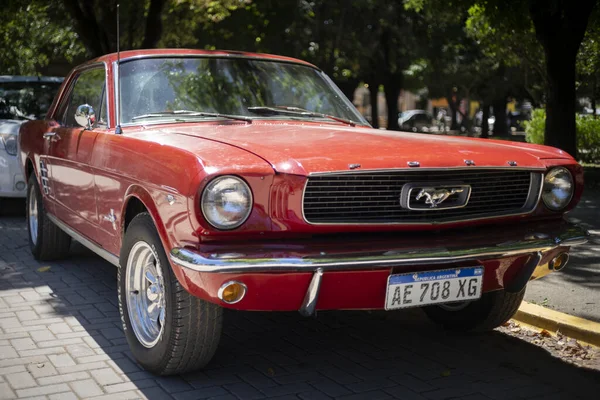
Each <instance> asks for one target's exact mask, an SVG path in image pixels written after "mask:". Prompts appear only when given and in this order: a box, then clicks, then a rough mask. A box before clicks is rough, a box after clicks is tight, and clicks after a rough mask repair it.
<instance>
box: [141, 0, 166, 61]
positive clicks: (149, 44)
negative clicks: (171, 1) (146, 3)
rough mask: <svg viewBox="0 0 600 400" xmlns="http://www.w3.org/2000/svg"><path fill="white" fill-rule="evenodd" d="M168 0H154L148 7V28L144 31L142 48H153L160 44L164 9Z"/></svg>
mask: <svg viewBox="0 0 600 400" xmlns="http://www.w3.org/2000/svg"><path fill="white" fill-rule="evenodd" d="M165 2H166V0H152V1H151V2H150V7H149V8H148V16H147V17H146V30H145V32H144V41H143V42H142V49H153V48H155V47H156V45H157V44H158V41H159V40H160V37H161V36H162V31H163V24H162V10H163V7H164V5H165Z"/></svg>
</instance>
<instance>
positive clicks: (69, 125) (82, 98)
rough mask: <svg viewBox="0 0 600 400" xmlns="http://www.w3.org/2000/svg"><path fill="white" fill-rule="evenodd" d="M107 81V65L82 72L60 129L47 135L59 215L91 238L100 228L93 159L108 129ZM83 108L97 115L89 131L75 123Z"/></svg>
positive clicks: (62, 113)
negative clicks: (97, 146)
mask: <svg viewBox="0 0 600 400" xmlns="http://www.w3.org/2000/svg"><path fill="white" fill-rule="evenodd" d="M105 77H106V73H105V69H104V65H103V64H102V65H99V66H93V67H91V68H87V69H84V70H82V71H81V72H80V73H79V74H78V75H77V76H76V78H75V81H74V83H73V84H72V85H71V88H70V89H71V90H70V93H69V94H68V95H67V96H66V97H65V100H64V103H63V104H62V105H61V108H60V109H59V115H60V116H61V117H60V121H59V122H60V124H59V126H57V127H56V128H54V129H53V130H52V131H51V132H50V133H48V134H46V135H45V137H46V139H47V141H48V142H49V147H48V157H47V160H48V164H49V171H50V172H49V174H50V180H51V183H52V190H53V196H54V200H55V207H54V209H55V214H56V216H57V217H58V218H59V219H60V220H62V221H63V222H65V223H67V224H68V225H69V226H71V227H72V228H74V229H75V230H77V231H78V232H79V233H81V234H83V235H84V236H87V237H88V238H93V237H95V236H96V233H97V232H96V231H97V227H98V213H97V208H96V195H95V183H94V174H93V171H92V168H91V166H90V159H91V156H92V150H93V148H94V143H95V140H96V137H97V135H98V134H99V132H101V131H103V130H106V127H107V125H106V121H107V119H106V84H105ZM81 105H87V106H89V107H91V108H89V107H88V109H91V110H93V111H94V113H95V115H94V116H92V117H91V119H90V125H89V126H87V127H86V126H81V125H79V124H78V123H77V121H76V120H75V113H76V111H77V109H78V107H79V106H81Z"/></svg>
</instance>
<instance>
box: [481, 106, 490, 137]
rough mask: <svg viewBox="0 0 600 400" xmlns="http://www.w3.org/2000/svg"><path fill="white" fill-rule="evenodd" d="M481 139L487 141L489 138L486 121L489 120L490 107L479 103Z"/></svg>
mask: <svg viewBox="0 0 600 400" xmlns="http://www.w3.org/2000/svg"><path fill="white" fill-rule="evenodd" d="M481 107H482V112H481V137H482V138H485V139H487V138H488V137H489V132H490V125H489V124H488V119H489V118H490V107H489V106H488V105H486V104H485V103H481Z"/></svg>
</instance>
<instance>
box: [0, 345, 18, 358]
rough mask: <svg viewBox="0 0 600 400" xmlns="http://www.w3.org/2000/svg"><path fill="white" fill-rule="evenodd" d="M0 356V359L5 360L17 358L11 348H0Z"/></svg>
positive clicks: (15, 352)
mask: <svg viewBox="0 0 600 400" xmlns="http://www.w3.org/2000/svg"><path fill="white" fill-rule="evenodd" d="M0 356H2V357H1V358H0V359H3V360H6V359H9V358H17V357H19V353H17V351H16V350H15V349H14V347H12V346H0Z"/></svg>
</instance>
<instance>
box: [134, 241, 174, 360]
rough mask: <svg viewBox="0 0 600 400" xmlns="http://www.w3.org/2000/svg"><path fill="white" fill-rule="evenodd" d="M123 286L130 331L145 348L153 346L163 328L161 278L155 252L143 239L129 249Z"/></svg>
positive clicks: (163, 300) (163, 301) (163, 296)
mask: <svg viewBox="0 0 600 400" xmlns="http://www.w3.org/2000/svg"><path fill="white" fill-rule="evenodd" d="M125 289H126V290H127V293H126V294H125V296H126V298H127V311H128V313H129V321H130V322H131V327H132V329H133V333H135V336H136V338H137V339H138V341H139V342H140V343H141V344H142V345H143V346H144V347H147V348H151V347H154V345H156V343H158V341H159V340H160V338H161V336H162V334H163V332H164V330H165V313H166V310H165V295H164V281H163V276H162V270H161V267H160V262H159V260H158V255H157V254H156V251H155V250H154V249H153V248H152V247H151V246H150V245H149V244H148V243H146V242H137V243H136V244H135V245H134V246H133V247H132V249H131V251H130V252H129V257H128V258H127V271H126V275H125Z"/></svg>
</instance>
